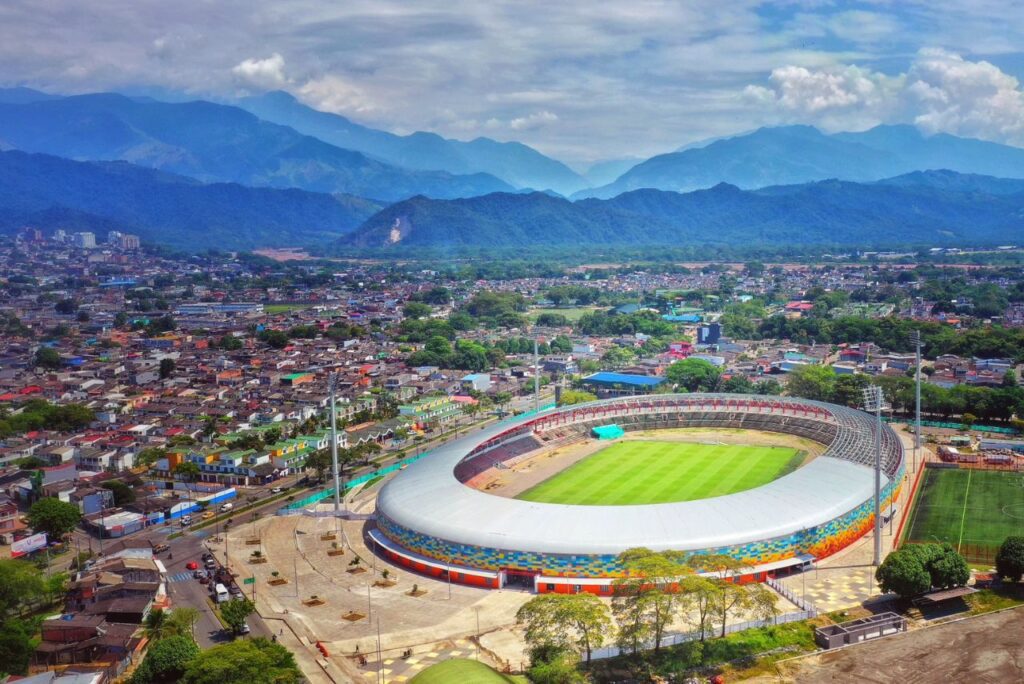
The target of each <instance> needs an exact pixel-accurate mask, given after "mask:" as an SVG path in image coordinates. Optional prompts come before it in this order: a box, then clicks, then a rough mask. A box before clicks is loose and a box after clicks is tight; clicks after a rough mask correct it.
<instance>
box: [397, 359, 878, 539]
mask: <svg viewBox="0 0 1024 684" xmlns="http://www.w3.org/2000/svg"><path fill="white" fill-rule="evenodd" d="M611 375H615V374H611ZM620 401H621V400H620ZM807 403H809V404H810V403H814V402H807ZM837 408H838V407H837ZM861 415H863V416H864V418H865V419H866V420H868V421H870V417H868V416H867V414H861ZM528 420H530V419H529V418H526V419H521V420H519V421H517V422H513V423H504V424H499V425H494V426H491V427H489V428H487V429H484V430H481V431H479V432H476V433H473V434H472V435H471V436H467V437H464V438H462V439H460V440H456V441H453V442H450V443H448V444H446V445H444V446H442V447H440V448H438V449H436V450H435V451H434V453H433V454H432V455H430V456H428V457H427V458H424V459H422V460H420V461H417V462H416V463H413V464H412V465H410V466H409V467H408V468H407V470H405V471H404V472H403V473H401V474H400V475H399V476H398V477H396V478H395V479H394V480H392V481H391V482H389V483H388V484H387V485H386V486H385V487H384V488H383V490H382V491H381V492H380V495H379V496H378V499H377V508H378V511H380V512H381V513H383V514H384V515H386V516H387V517H388V518H390V519H391V520H392V521H394V522H395V523H397V524H399V525H401V526H403V527H406V528H408V529H412V530H415V531H417V532H420V533H422V534H426V535H429V536H432V537H437V538H440V539H444V540H446V541H449V542H454V543H460V544H471V545H474V546H482V547H488V548H496V549H506V550H517V551H536V552H542V553H560V554H618V553H620V552H622V551H624V550H626V549H628V548H633V547H637V546H645V547H648V548H651V549H655V550H665V549H673V550H679V551H688V550H701V549H708V548H716V547H722V546H731V545H738V544H745V543H748V542H752V541H759V540H765V539H772V538H776V537H784V536H786V535H790V534H794V533H797V532H800V531H802V530H804V529H807V528H811V527H816V526H818V525H822V524H825V523H827V522H829V521H831V520H833V519H834V518H837V517H839V516H841V515H844V514H845V513H848V512H849V511H851V510H853V509H854V508H856V507H857V506H859V505H861V504H862V503H864V502H865V501H867V500H868V499H870V498H871V497H872V496H873V493H874V471H873V470H872V469H871V468H870V467H867V466H865V465H861V464H858V463H854V462H851V461H848V460H844V459H842V458H833V457H829V456H819V457H818V458H815V459H814V460H812V461H811V462H810V463H808V464H807V465H805V466H803V467H802V468H798V469H797V470H796V471H794V472H793V473H790V474H789V475H786V476H784V477H781V478H779V479H777V480H775V481H773V482H770V483H768V484H767V485H764V486H762V487H757V488H755V489H750V490H747V491H743V492H738V493H735V494H730V495H727V496H720V497H714V498H709V499H700V500H696V501H683V502H678V503H665V504H651V505H638V506H585V507H583V506H571V505H562V504H550V503H535V502H531V501H520V500H517V499H509V498H504V497H500V496H496V495H494V494H489V493H485V492H482V491H479V490H477V489H474V488H472V487H469V486H467V485H465V484H463V483H462V482H460V481H459V480H458V479H457V478H456V477H455V474H454V468H455V465H456V464H457V463H458V462H459V461H460V460H462V458H463V457H464V456H465V455H466V454H467V453H468V452H469V451H471V450H472V449H473V448H474V447H475V446H476V445H478V444H480V443H482V442H485V441H487V440H488V439H492V438H494V437H496V436H498V435H500V434H501V433H503V432H505V431H507V430H509V429H510V428H511V427H513V426H514V425H516V424H517V423H522V422H527V421H528ZM867 434H868V435H869V434H870V433H867ZM882 480H883V481H882V486H883V487H884V486H885V485H887V484H888V482H889V478H888V477H887V476H886V475H885V474H884V473H883V475H882Z"/></svg>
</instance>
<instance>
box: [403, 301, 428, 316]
mask: <svg viewBox="0 0 1024 684" xmlns="http://www.w3.org/2000/svg"><path fill="white" fill-rule="evenodd" d="M431 312H433V309H431V308H430V305H429V304H424V303H423V302H407V303H406V305H405V306H404V307H402V315H403V316H405V317H406V318H426V317H427V316H429V315H430V314H431Z"/></svg>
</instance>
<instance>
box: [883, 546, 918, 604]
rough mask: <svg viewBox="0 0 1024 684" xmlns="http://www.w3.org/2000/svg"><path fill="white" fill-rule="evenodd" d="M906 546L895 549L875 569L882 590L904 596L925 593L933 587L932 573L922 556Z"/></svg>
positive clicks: (908, 596)
mask: <svg viewBox="0 0 1024 684" xmlns="http://www.w3.org/2000/svg"><path fill="white" fill-rule="evenodd" d="M910 548H911V547H909V546H905V547H903V548H901V549H897V550H896V551H893V552H892V553H890V554H889V555H888V556H886V557H885V560H884V561H882V564H881V565H879V566H878V569H877V570H875V579H876V580H878V583H879V585H881V587H882V591H891V592H893V593H895V594H897V595H899V596H902V597H904V598H910V597H913V596H917V595H918V594H921V593H924V592H926V591H928V590H929V589H930V588H931V575H929V574H928V570H927V568H925V565H924V563H923V562H922V557H921V555H920V554H917V553H915V552H913V551H911V550H910Z"/></svg>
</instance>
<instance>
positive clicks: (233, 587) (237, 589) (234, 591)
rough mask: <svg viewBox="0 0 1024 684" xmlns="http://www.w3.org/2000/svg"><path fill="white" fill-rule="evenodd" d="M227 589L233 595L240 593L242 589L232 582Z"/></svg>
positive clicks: (239, 594)
mask: <svg viewBox="0 0 1024 684" xmlns="http://www.w3.org/2000/svg"><path fill="white" fill-rule="evenodd" d="M228 591H230V592H231V593H232V594H234V595H235V596H241V595H242V589H241V588H240V587H239V586H238V585H237V584H232V585H231V586H230V587H228Z"/></svg>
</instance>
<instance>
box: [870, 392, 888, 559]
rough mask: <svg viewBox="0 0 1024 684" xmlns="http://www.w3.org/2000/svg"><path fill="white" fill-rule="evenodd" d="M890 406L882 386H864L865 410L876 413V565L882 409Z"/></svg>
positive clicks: (878, 555)
mask: <svg viewBox="0 0 1024 684" xmlns="http://www.w3.org/2000/svg"><path fill="white" fill-rule="evenodd" d="M886 408H888V406H886V403H885V397H884V396H882V388H881V387H879V386H878V385H869V386H867V387H865V388H864V410H865V411H868V412H872V411H873V412H874V414H875V419H876V422H875V557H874V562H873V563H872V564H873V565H874V566H876V567H877V566H879V565H881V563H882V410H883V409H886Z"/></svg>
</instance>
